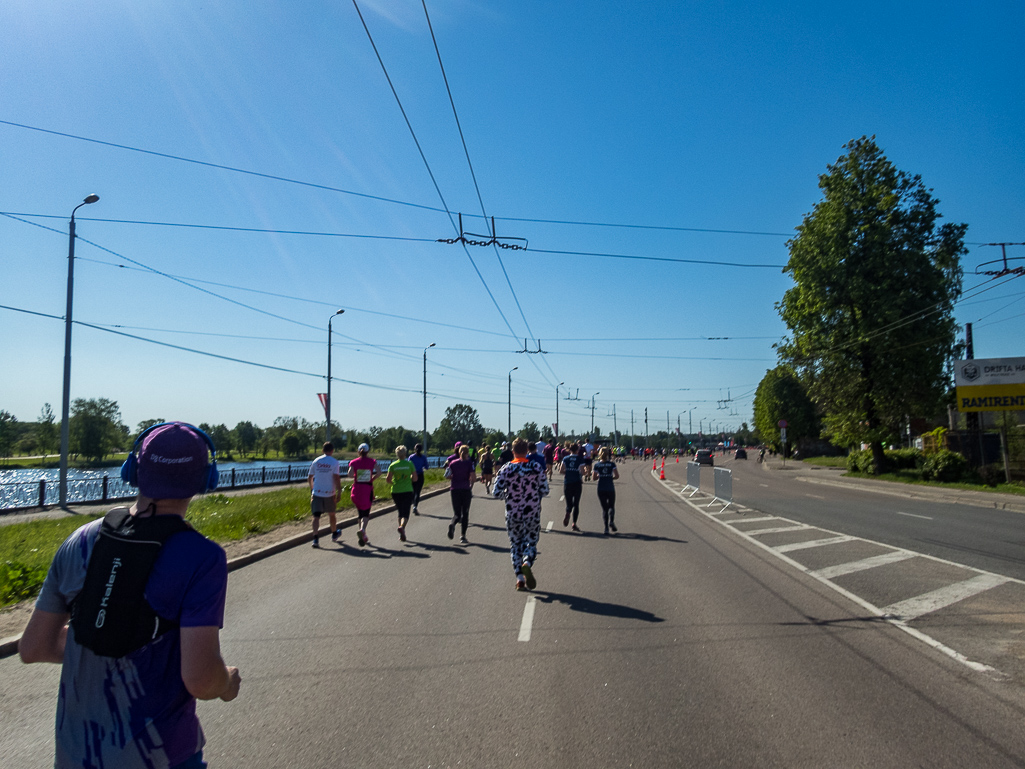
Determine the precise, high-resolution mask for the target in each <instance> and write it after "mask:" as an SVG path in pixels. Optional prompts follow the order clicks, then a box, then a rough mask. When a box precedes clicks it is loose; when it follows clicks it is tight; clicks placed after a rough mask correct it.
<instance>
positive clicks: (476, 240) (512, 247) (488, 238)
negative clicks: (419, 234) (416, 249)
mask: <svg viewBox="0 0 1025 769" xmlns="http://www.w3.org/2000/svg"><path fill="white" fill-rule="evenodd" d="M509 240H518V241H521V242H522V245H521V244H520V243H506V242H503V241H509ZM435 242H437V243H462V244H463V245H466V246H497V247H498V248H505V249H508V250H509V251H526V250H527V245H528V243H527V239H526V238H511V237H504V236H503V237H502V238H501V239H499V237H498V236H497V235H496V234H495V217H493V216H492V217H491V233H490V234H488V235H478V234H476V233H473V232H465V231H464V230H463V215H462V214H459V237H458V238H438V239H437V241H435Z"/></svg>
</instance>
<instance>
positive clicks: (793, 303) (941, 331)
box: [758, 137, 967, 473]
mask: <svg viewBox="0 0 1025 769" xmlns="http://www.w3.org/2000/svg"><path fill="white" fill-rule="evenodd" d="M844 149H845V150H846V151H847V152H846V154H845V155H843V156H841V157H840V158H839V159H838V160H837V162H836V163H834V164H833V165H831V166H828V167H827V172H826V173H825V174H823V175H822V176H820V177H819V187H820V188H821V189H822V192H823V198H822V200H821V201H820V202H818V203H816V205H815V208H814V210H813V211H812V212H811V213H810V214H808V215H807V216H805V218H804V221H803V222H802V223H801V225H800V226H799V227H798V228H797V236H796V237H794V238H793V239H792V240H790V241H789V242H788V244H787V245H788V247H789V249H790V260H789V262H788V263H787V266H786V268H785V269H784V271H785V272H787V273H789V274H790V275H791V277H792V278H793V280H794V283H795V286H794V287H793V288H791V289H790V290H788V291H787V292H786V294H785V295H784V296H783V300H782V301H781V302H780V303H779V304H778V305H777V308H778V309H779V311H780V315H781V316H782V318H783V320H784V322H785V323H786V324H787V327H788V328H789V329H790V333H791V336H790V338H789V339H787V340H784V342H783V343H781V344H780V345H779V349H778V352H779V357H780V360H781V361H782V362H784V363H789V364H791V365H792V366H793V367H794V368H795V369H796V370H797V371H798V373H799V374H800V376H801V379H802V381H804V382H807V383H808V388H809V393H810V395H811V397H812V398H813V400H814V401H815V402H816V403H817V404H818V405H819V406H820V408H821V409H822V412H823V416H824V423H825V432H826V434H827V435H828V436H829V437H830V438H831V440H833V442H834V443H837V444H838V445H848V446H849V445H852V444H856V443H860V442H867V443H870V444H871V446H872V453H873V458H874V466H875V472H877V473H878V472H881V471H882V469H883V466H884V464H885V461H886V460H885V457H884V455H883V441H884V440H886V439H887V438H889V437H890V436H892V435H893V434H895V433H896V432H897V431H898V430H899V426H900V423H901V421H902V419H903V417H904V415H905V414H933V413H935V411H936V410H937V409H938V407H939V405H940V403H941V401H942V398H943V391H944V363H945V362H946V361H947V359H948V358H949V357H950V355H951V352H952V349H953V346H954V342H955V332H956V325H955V322H954V318H953V314H952V311H953V303H954V302H955V301H956V300H957V298H958V297H959V296H960V294H961V266H960V257H961V255H962V254H964V253H966V251H965V247H964V234H965V231H966V230H967V225H964V224H943V225H938V224H937V220H938V219H939V218H940V214H939V213H938V211H937V204H938V202H939V201H937V200H936V199H935V198H934V197H932V195H931V194H930V192H929V190H927V189H926V188H925V186H924V185H923V184H922V180H921V177H919V176H912V175H909V174H907V173H905V172H903V171H899V170H897V168H895V167H894V166H893V164H892V163H891V162H890V161H889V160H888V159H887V158H886V157H885V156H884V155H883V153H882V151H881V150H880V149H879V147H878V146H877V145H876V143H875V141H874V138H872V139H870V138H867V137H862V138H860V139H857V140H854V141H851V142H849V143H848V144H846V145H845V146H844ZM758 425H759V429H761V423H760V422H759V423H758ZM765 436H766V434H765V433H763V437H765Z"/></svg>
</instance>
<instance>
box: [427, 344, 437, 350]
mask: <svg viewBox="0 0 1025 769" xmlns="http://www.w3.org/2000/svg"><path fill="white" fill-rule="evenodd" d="M437 344H438V343H437V342H431V343H430V344H429V345H427V349H428V350H429V349H431V348H432V347H437Z"/></svg>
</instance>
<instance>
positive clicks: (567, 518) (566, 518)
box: [562, 510, 570, 526]
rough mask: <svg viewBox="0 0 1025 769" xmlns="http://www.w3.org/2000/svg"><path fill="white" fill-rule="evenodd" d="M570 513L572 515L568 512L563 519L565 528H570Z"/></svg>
mask: <svg viewBox="0 0 1025 769" xmlns="http://www.w3.org/2000/svg"><path fill="white" fill-rule="evenodd" d="M569 513H570V511H569V510H567V511H566V517H565V518H563V519H562V525H563V526H569Z"/></svg>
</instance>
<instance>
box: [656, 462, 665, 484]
mask: <svg viewBox="0 0 1025 769" xmlns="http://www.w3.org/2000/svg"><path fill="white" fill-rule="evenodd" d="M658 479H659V480H660V481H664V480H665V479H666V466H665V465H662V469H661V470H659V472H658Z"/></svg>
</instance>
